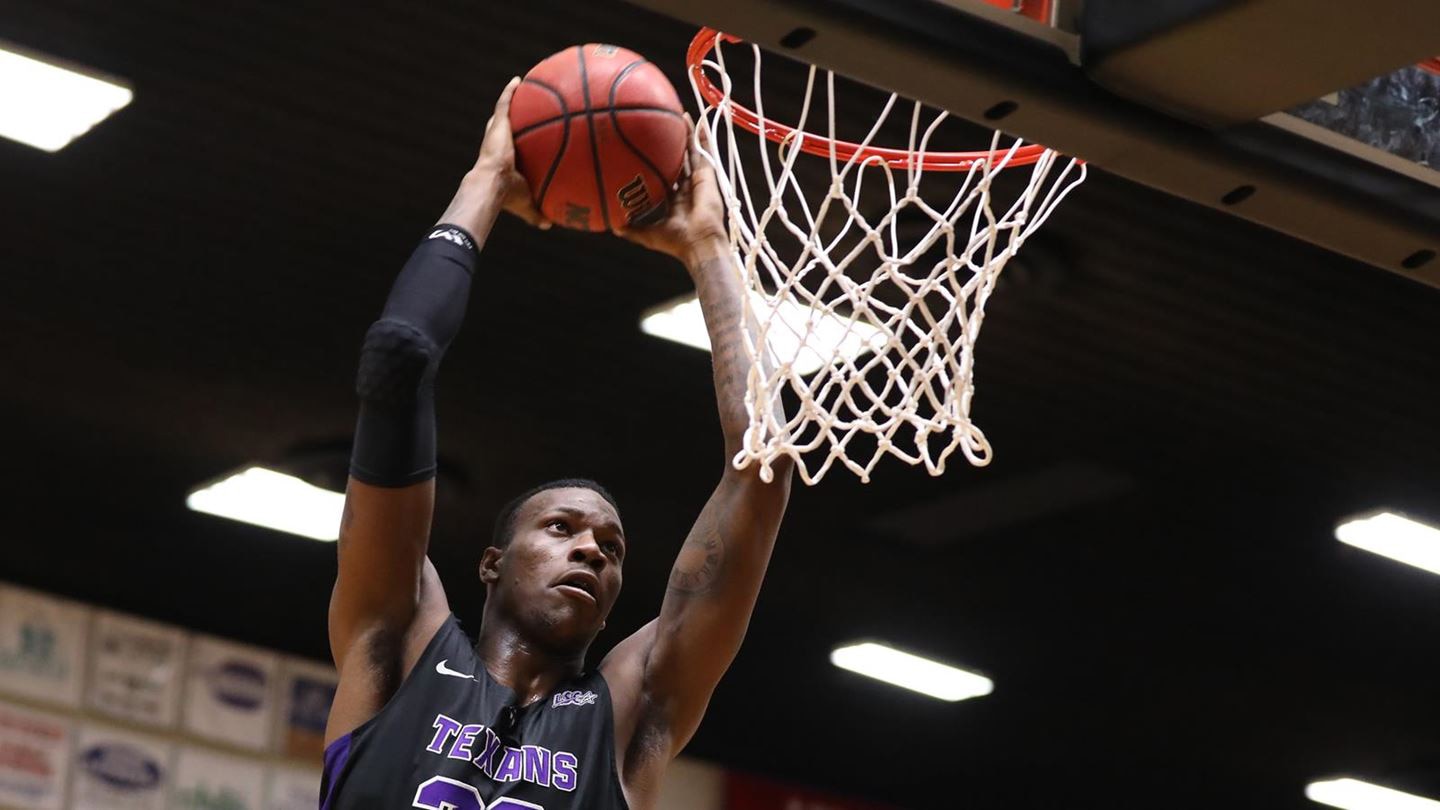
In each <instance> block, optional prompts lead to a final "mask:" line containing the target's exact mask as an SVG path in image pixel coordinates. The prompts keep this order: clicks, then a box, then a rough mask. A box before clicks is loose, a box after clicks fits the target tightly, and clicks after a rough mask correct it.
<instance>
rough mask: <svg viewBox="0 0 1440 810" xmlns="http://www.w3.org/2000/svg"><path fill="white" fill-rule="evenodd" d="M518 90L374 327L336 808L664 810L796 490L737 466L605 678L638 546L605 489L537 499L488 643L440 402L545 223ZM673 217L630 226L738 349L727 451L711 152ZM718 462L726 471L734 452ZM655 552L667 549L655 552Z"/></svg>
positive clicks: (346, 535) (727, 279) (512, 537)
mask: <svg viewBox="0 0 1440 810" xmlns="http://www.w3.org/2000/svg"><path fill="white" fill-rule="evenodd" d="M518 83H519V80H518V79H516V80H514V81H512V82H511V83H510V85H509V86H508V87H506V89H505V92H504V93H503V94H502V95H501V97H500V100H499V103H498V104H497V105H496V108H495V114H494V117H492V118H491V119H490V123H489V125H488V126H487V129H486V134H485V138H484V141H483V144H482V145H481V149H480V156H479V159H478V160H477V161H476V163H475V166H474V168H472V169H471V170H470V172H469V173H468V174H467V175H466V176H465V179H464V181H463V182H462V184H461V186H460V190H459V192H458V193H457V194H456V195H455V198H454V200H453V201H452V202H451V204H450V207H449V209H448V210H446V211H445V213H444V215H443V216H441V218H440V221H439V222H438V223H437V224H436V225H435V227H434V228H432V229H431V231H430V232H429V234H428V235H427V236H426V238H425V239H424V240H423V241H422V242H421V243H420V246H419V247H418V248H416V250H415V253H414V255H413V256H412V257H411V258H410V260H409V262H408V263H407V264H406V265H405V268H404V269H403V270H402V271H401V272H400V276H399V278H398V279H397V280H396V281H395V284H394V287H393V288H392V290H391V293H390V298H389V301H388V302H387V303H386V305H385V309H384V312H383V314H382V315H381V317H380V319H379V320H378V321H376V322H375V324H374V325H373V326H371V328H370V330H369V332H368V333H367V334H366V337H365V342H364V346H363V348H362V350H361V359H360V371H359V375H358V380H357V384H356V387H357V390H358V392H359V394H360V398H361V407H360V417H359V422H358V426H357V428H356V435H355V447H354V454H353V457H352V465H351V477H350V481H349V488H348V492H347V495H346V500H345V514H344V518H343V525H342V528H341V534H340V544H339V575H338V579H337V582H336V584H335V591H334V594H333V596H332V597H331V603H330V644H331V650H332V652H333V655H334V658H335V664H336V666H337V667H338V669H339V671H340V685H339V689H338V691H337V693H336V696H335V704H334V707H333V708H332V709H331V712H330V720H329V727H328V729H327V730H326V741H327V747H326V752H325V773H324V782H323V786H322V788H321V807H322V808H323V810H360V808H364V810H391V809H394V810H398V808H410V807H420V808H430V809H431V810H517V808H527V809H529V810H534V809H535V808H543V810H570V808H584V809H585V810H612V808H633V810H643V809H644V808H649V807H653V806H654V805H655V802H656V800H657V796H658V792H659V787H660V782H661V778H662V776H663V775H664V773H665V769H666V767H667V766H668V765H669V764H670V762H671V761H672V760H673V759H674V758H675V756H676V754H678V753H679V752H680V750H681V749H683V748H684V747H685V744H686V743H687V742H688V741H689V739H690V737H691V735H693V734H694V733H695V729H696V727H697V726H698V725H699V724H700V718H701V716H702V715H703V714H704V713H705V707H706V705H707V703H708V702H709V700H710V694H711V692H712V691H713V690H714V688H715V685H716V683H718V682H719V680H720V676H721V675H722V674H723V673H724V672H725V670H726V668H727V667H729V665H730V662H731V660H732V659H733V658H734V657H735V653H736V651H737V650H738V649H739V647H740V641H741V639H742V638H743V637H744V635H745V628H746V625H747V624H748V623H749V620H750V613H751V611H752V609H753V608H754V605H755V598H756V595H757V593H758V592H759V589H760V582H761V579H762V577H763V576H764V573H765V567H766V565H767V563H768V562H769V558H770V551H771V548H772V547H773V545H774V542H775V535H776V532H777V531H778V529H779V526H780V519H781V516H782V515H783V514H784V511H785V504H786V501H787V499H788V497H789V487H790V467H789V466H788V465H787V464H785V463H783V462H782V463H781V464H780V465H779V466H778V468H777V470H776V475H775V480H774V482H773V483H771V484H765V483H763V482H762V481H761V480H760V478H759V476H758V475H757V474H756V472H755V469H754V468H751V469H748V470H745V471H738V470H735V469H734V468H732V467H731V466H730V465H729V464H728V463H727V464H725V466H724V470H725V471H724V473H723V474H722V475H721V478H720V483H719V485H718V486H717V487H716V489H715V492H714V494H713V495H712V496H711V497H710V500H709V502H708V503H706V504H705V507H704V509H702V510H701V512H700V516H699V518H698V519H697V520H696V522H695V526H694V528H692V529H691V530H690V534H689V536H688V537H687V538H686V539H685V542H684V545H683V546H682V547H681V549H680V553H679V556H678V558H677V559H676V561H675V565H674V569H673V571H672V573H671V575H670V585H669V588H668V590H667V592H666V594H665V598H664V601H663V603H662V604H661V606H660V615H659V616H658V617H657V618H656V619H654V620H653V621H651V622H650V623H649V624H647V625H645V626H644V627H642V628H641V629H640V630H639V631H637V632H636V633H635V634H634V635H632V636H630V637H629V638H627V639H625V640H623V641H621V642H620V643H618V644H616V645H615V647H614V648H613V649H612V650H611V651H610V653H609V654H608V655H607V656H606V657H605V658H604V660H603V661H601V663H600V665H599V668H598V669H595V670H586V669H585V666H584V662H585V656H586V651H587V649H588V648H589V646H590V643H591V642H592V641H594V639H595V636H596V634H597V633H599V632H600V630H601V629H602V628H603V627H604V626H605V618H606V616H607V615H609V613H610V609H611V607H612V606H613V605H614V604H615V599H616V597H617V596H618V595H619V593H620V584H621V578H622V572H623V571H624V565H625V558H626V555H627V554H628V553H630V547H629V538H627V537H626V536H625V530H624V527H623V524H622V523H621V519H620V510H619V508H618V507H617V506H616V504H615V501H614V499H613V498H611V497H610V495H609V494H608V493H606V492H605V490H604V489H603V488H601V487H600V485H598V484H596V483H594V482H591V481H584V480H565V481H559V482H554V483H552V484H548V485H544V486H542V487H539V488H537V489H536V490H532V491H531V492H528V493H525V494H524V495H522V496H521V497H520V498H517V499H516V500H515V501H513V502H512V503H511V504H510V505H509V506H507V507H506V508H505V509H504V510H502V512H501V514H500V516H499V519H498V520H497V521H496V526H495V534H494V539H493V542H492V544H491V545H490V546H489V547H488V548H486V549H485V551H484V554H483V556H482V557H481V561H480V567H479V577H480V582H481V583H483V584H484V587H485V591H486V599H485V610H484V614H483V618H482V620H481V624H480V629H479V638H478V641H477V642H476V643H475V644H474V645H473V646H472V644H471V642H470V640H469V639H468V638H467V637H466V636H465V634H464V633H463V632H462V630H461V628H460V626H459V625H458V624H457V622H456V619H455V617H454V616H453V615H451V613H450V607H449V605H448V603H447V602H446V598H445V593H444V591H443V590H442V589H441V585H440V580H439V578H438V577H437V576H436V573H435V569H434V567H433V566H432V565H431V563H430V561H429V560H428V559H427V557H426V548H427V545H428V542H429V531H430V519H431V510H432V507H433V505H434V495H435V482H434V475H435V422H434V420H435V415H434V402H433V386H434V381H435V374H436V368H437V366H438V364H439V361H440V358H441V356H442V355H443V354H444V352H445V348H446V347H447V346H448V345H449V344H450V341H451V339H452V338H453V337H454V336H455V334H456V332H457V330H458V329H459V327H460V321H461V319H462V317H463V315H464V310H465V302H466V299H467V297H468V293H469V288H470V280H471V276H472V275H473V274H475V273H484V272H485V269H484V267H483V263H482V262H481V260H480V249H481V247H483V245H484V243H485V240H486V238H487V236H488V235H489V233H490V229H491V226H492V225H493V224H494V222H495V219H496V217H497V215H498V214H499V212H500V210H501V209H502V208H503V209H505V210H508V211H511V212H512V213H515V214H517V215H519V216H521V217H523V218H524V219H526V220H527V221H529V222H531V223H533V224H538V225H541V226H542V227H543V226H544V225H545V223H544V222H543V220H542V219H541V216H540V214H539V213H538V212H537V211H536V210H535V209H534V207H533V204H532V203H531V201H530V197H529V193H528V191H527V186H526V184H525V182H524V180H523V179H522V178H521V177H520V176H519V174H518V173H517V172H516V170H515V168H514V146H513V143H512V141H511V134H510V126H509V103H510V97H511V95H512V94H513V93H514V91H515V87H516V86H517V84H518ZM691 166H692V173H691V174H690V175H689V176H688V179H686V180H684V181H682V184H681V188H680V189H679V190H678V192H677V193H676V196H675V198H674V199H673V200H672V203H671V207H670V212H669V215H668V218H666V219H665V220H664V221H662V222H660V223H658V224H656V225H654V226H651V227H648V228H646V229H644V230H635V231H633V232H630V233H627V234H624V235H625V236H627V237H628V238H630V239H632V240H633V241H635V242H638V243H640V244H642V245H645V246H647V247H649V248H652V249H654V250H658V251H661V252H664V253H667V254H669V255H671V256H674V257H675V258H677V259H679V260H681V261H682V262H683V263H684V264H685V267H686V269H687V270H688V271H689V272H690V275H691V277H692V278H693V280H694V282H695V285H696V288H697V290H698V292H699V298H700V304H701V308H702V310H703V312H704V316H705V323H706V327H707V328H708V330H709V333H710V341H711V345H712V346H713V352H714V361H713V362H714V375H715V393H716V399H717V401H718V404H719V409H720V424H721V428H722V429H723V432H724V435H725V459H727V460H728V459H729V458H731V457H733V455H734V454H735V452H736V451H737V450H738V449H739V445H740V441H741V435H742V433H743V431H744V430H745V427H746V424H747V422H748V419H747V416H746V412H745V406H744V395H745V378H746V374H747V373H748V361H747V360H746V359H745V352H744V347H743V345H742V343H741V340H742V333H741V331H740V327H739V322H740V306H741V295H742V292H741V288H740V284H739V281H738V279H737V277H736V273H735V272H734V268H733V266H731V267H727V265H726V263H727V262H728V261H729V243H728V241H727V239H726V238H725V229H724V221H723V220H724V209H723V207H722V205H721V202H720V198H719V194H718V192H717V190H716V181H715V178H714V176H713V174H712V171H711V169H710V167H709V164H708V163H707V162H706V161H705V160H703V159H701V158H699V156H698V154H697V155H692V156H691ZM717 461H718V459H717ZM639 545H640V548H639V549H637V551H638V552H639V553H653V551H654V545H655V544H654V541H651V540H649V539H648V538H647V540H646V541H645V542H644V543H643V544H639Z"/></svg>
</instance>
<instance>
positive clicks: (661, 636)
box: [606, 129, 793, 769]
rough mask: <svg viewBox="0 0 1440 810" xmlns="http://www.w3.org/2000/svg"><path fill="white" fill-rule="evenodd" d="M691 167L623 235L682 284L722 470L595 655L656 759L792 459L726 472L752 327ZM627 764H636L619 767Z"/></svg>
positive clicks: (721, 655) (741, 416) (687, 729)
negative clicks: (716, 423) (669, 194)
mask: <svg viewBox="0 0 1440 810" xmlns="http://www.w3.org/2000/svg"><path fill="white" fill-rule="evenodd" d="M701 134H702V137H703V134H704V131H703V129H702V130H701ZM691 167H692V173H691V175H690V176H689V178H688V179H687V180H686V181H685V182H684V183H683V184H682V188H681V190H680V192H679V193H678V194H677V196H676V199H675V200H674V201H673V203H672V210H671V212H670V215H669V218H668V219H667V220H666V221H665V222H663V223H661V224H659V225H656V226H653V227H650V228H646V229H643V230H642V229H635V230H633V231H629V232H626V233H624V234H623V235H624V236H626V237H627V238H630V239H631V240H633V241H635V242H639V243H640V244H643V245H645V246H647V247H650V248H652V249H655V250H659V251H662V252H665V253H669V254H670V255H672V256H675V257H676V258H678V259H680V260H681V261H682V262H684V264H685V267H686V269H687V270H688V271H689V273H690V276H691V278H692V279H693V280H694V282H695V288H696V291H697V293H698V295H699V299H700V308H701V311H702V312H703V313H704V316H705V326H706V329H707V331H708V332H709V335H710V345H711V352H712V358H713V364H714V377H715V398H716V403H717V405H718V406H719V411H720V427H721V429H722V430H723V432H724V436H725V459H724V463H725V467H724V473H723V474H722V475H721V479H720V483H719V485H718V486H717V487H716V488H715V492H714V493H713V494H712V495H711V496H710V500H709V501H708V502H707V503H706V504H705V507H704V509H703V510H702V511H701V512H700V516H699V518H698V519H697V520H696V521H695V525H694V527H693V528H692V529H691V530H690V534H689V536H688V537H687V538H686V539H685V543H684V545H683V546H682V547H681V550H680V554H679V556H678V558H677V559H676V561H675V565H674V568H673V569H672V571H671V574H670V583H669V587H668V589H667V591H666V595H665V600H664V602H663V604H662V606H661V609H660V616H659V618H658V619H656V620H655V621H654V622H652V623H650V624H649V625H647V626H646V627H644V628H643V629H641V630H640V631H639V632H637V633H636V634H635V636H633V637H632V638H630V639H628V640H626V641H625V642H622V643H621V644H620V645H619V646H617V648H616V650H615V651H614V652H613V653H612V656H611V658H612V659H613V661H612V660H607V662H606V665H607V666H613V667H614V671H615V672H616V673H617V676H619V677H621V678H623V677H624V675H629V676H630V677H631V678H634V679H638V683H639V686H638V704H637V711H636V718H637V720H636V723H635V726H634V728H633V729H631V738H632V739H631V740H629V741H627V743H633V740H635V739H643V740H645V741H646V746H645V747H646V748H657V747H658V748H660V749H661V751H662V752H663V753H664V754H665V755H666V758H667V759H668V758H669V757H673V756H674V755H675V754H678V753H679V751H680V750H681V749H682V748H683V747H684V746H685V744H686V743H687V742H688V741H689V739H690V737H691V735H692V734H694V732H695V729H696V727H697V726H698V725H699V723H700V719H701V716H702V715H703V714H704V711H705V707H706V705H707V704H708V703H709V700H710V694H711V692H712V691H713V690H714V688H715V685H716V684H717V683H718V682H719V681H720V677H721V676H722V675H723V674H724V673H725V670H726V669H727V668H728V667H729V666H730V663H731V661H732V660H733V659H734V657H735V654H736V652H738V651H739V649H740V642H741V640H742V639H744V637H745V630H746V628H747V627H748V625H749V622H750V614H751V612H752V611H753V610H754V607H755V599H756V597H757V595H758V594H759V591H760V583H761V581H762V580H763V578H764V576H765V568H766V566H767V565H768V564H769V561H770V552H771V549H772V548H773V547H774V544H775V536H776V533H777V532H778V530H779V528H780V519H781V517H782V516H783V515H784V513H785V505H786V503H787V501H788V499H789V494H790V478H791V470H792V466H793V465H792V463H791V461H790V459H788V458H782V459H781V460H779V461H777V462H776V463H775V464H774V465H773V469H774V472H775V476H774V480H773V481H772V482H771V483H768V484H767V483H765V482H763V481H761V480H760V476H759V471H758V465H755V466H751V467H749V468H747V469H745V470H736V469H735V468H734V467H733V466H732V465H731V464H730V459H732V458H734V456H735V454H736V453H737V452H738V451H739V450H740V447H741V442H742V440H743V436H744V433H745V429H746V426H747V425H748V423H749V417H748V415H747V414H746V410H745V388H746V377H747V375H748V374H749V371H750V361H749V359H748V356H747V354H746V351H745V345H744V343H743V341H744V339H745V335H744V332H743V331H742V330H743V329H753V328H754V325H753V324H746V325H743V326H742V324H741V303H742V296H743V295H744V294H745V293H744V290H743V288H742V285H741V280H740V277H739V273H738V272H737V270H736V268H735V265H734V261H733V259H732V257H731V251H730V243H729V240H728V239H727V238H726V236H725V226H724V208H723V206H722V202H721V199H720V195H719V191H718V189H717V185H716V179H715V176H714V172H713V170H712V169H711V168H710V164H709V163H708V162H707V161H706V160H705V159H704V157H703V156H701V155H700V154H699V153H698V152H696V153H694V154H692V156H691ZM780 421H781V423H782V424H783V422H784V420H783V419H782V420H780ZM619 722H622V721H621V720H619V719H617V723H619ZM617 728H618V727H617ZM620 730H621V733H622V734H623V733H624V732H625V729H620ZM629 747H631V748H634V747H635V746H634V745H633V744H631V745H629ZM634 765H640V763H633V762H632V763H627V765H626V767H627V769H629V768H631V767H632V766H634ZM641 767H643V765H641Z"/></svg>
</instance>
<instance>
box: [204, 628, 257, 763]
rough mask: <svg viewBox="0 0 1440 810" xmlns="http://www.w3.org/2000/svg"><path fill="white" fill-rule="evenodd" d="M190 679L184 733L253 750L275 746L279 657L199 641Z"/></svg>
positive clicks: (205, 640) (208, 639)
mask: <svg viewBox="0 0 1440 810" xmlns="http://www.w3.org/2000/svg"><path fill="white" fill-rule="evenodd" d="M189 659H190V663H189V667H188V668H187V672H186V675H185V711H184V725H185V729H186V730H187V731H189V732H190V733H192V734H194V735H195V736H197V737H203V738H205V739H209V740H215V741H218V742H223V743H229V744H230V745H235V746H239V747H241V748H250V749H254V750H263V749H265V748H266V747H267V746H268V744H269V742H270V723H271V719H272V717H273V715H274V711H275V691H276V690H275V684H276V680H277V678H276V675H277V674H278V673H277V671H278V669H279V657H278V656H276V655H275V654H274V653H269V652H266V651H264V650H260V649H256V648H254V647H247V646H244V645H241V644H234V643H231V642H228V641H221V640H219V639H214V638H208V637H204V636H196V637H194V638H192V639H191V641H190V656H189Z"/></svg>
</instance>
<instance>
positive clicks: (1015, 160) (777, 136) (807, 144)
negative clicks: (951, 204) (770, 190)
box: [685, 28, 1048, 172]
mask: <svg viewBox="0 0 1440 810" xmlns="http://www.w3.org/2000/svg"><path fill="white" fill-rule="evenodd" d="M719 40H724V41H725V42H727V43H737V42H740V41H741V40H740V38H739V37H736V36H732V35H730V34H723V33H721V32H719V31H716V30H715V29H713V28H701V29H700V32H699V33H697V34H696V35H695V39H693V40H691V42H690V50H689V51H688V52H687V53H686V54H685V62H686V64H688V65H689V66H690V76H691V78H692V79H694V81H695V86H696V87H698V88H699V89H700V95H701V96H702V97H704V99H705V101H706V102H707V103H708V104H710V106H712V107H718V106H719V105H720V104H721V102H723V101H724V100H725V94H724V93H723V92H721V90H720V88H718V87H716V86H715V83H714V82H712V81H710V77H709V76H706V75H705V69H704V66H703V65H702V62H704V60H705V56H706V55H707V54H709V53H710V51H711V50H713V49H714V48H715V45H716V42H717V41H719ZM729 105H730V117H731V118H732V119H733V120H734V122H735V124H736V125H738V126H739V127H740V128H741V129H744V130H746V131H749V132H753V133H755V134H757V135H761V134H763V135H764V136H765V137H766V138H767V139H768V140H771V141H774V142H775V143H779V144H784V143H787V142H789V141H791V140H794V139H797V138H798V139H799V144H800V151H802V152H805V153H807V154H811V155H818V156H820V157H830V155H831V154H832V151H831V149H832V148H831V144H832V143H833V144H834V151H833V154H834V155H835V157H836V159H838V160H843V161H847V162H848V161H849V160H850V159H851V158H854V157H855V156H856V155H859V159H858V160H857V161H856V162H857V163H867V162H868V163H873V162H875V161H877V160H878V161H881V162H884V163H885V164H887V165H888V166H890V167H891V168H894V169H909V168H912V167H916V168H922V169H924V170H925V171H932V172H965V171H969V170H970V169H971V168H972V167H974V166H975V165H976V164H977V163H988V162H991V161H996V160H1000V159H1003V158H1004V157H1005V155H1007V154H1010V160H1009V161H1008V162H1007V163H1006V164H1005V167H1004V168H1010V167H1012V166H1028V165H1030V164H1033V163H1035V162H1036V161H1038V160H1040V156H1041V155H1043V154H1045V152H1046V151H1048V150H1047V149H1046V148H1045V147H1044V146H1041V145H1039V144H1030V145H1029V146H1022V147H1020V148H1019V149H1016V150H1015V151H1014V153H1013V154H1012V153H1011V152H1010V150H1008V149H997V150H989V149H986V150H981V151H977V152H927V153H925V154H924V155H923V156H922V157H921V159H920V160H919V162H918V163H917V162H916V160H915V153H913V152H910V151H909V150H906V149H887V148H885V147H882V146H861V145H860V144H858V143H851V142H850V141H842V140H838V139H835V140H833V141H832V140H831V139H830V138H827V137H825V136H824V135H816V134H815V133H813V132H803V131H801V130H797V129H795V128H794V127H788V126H785V125H784V124H781V123H777V122H775V121H770V120H768V119H767V120H766V121H765V122H764V131H763V132H761V121H760V116H759V115H756V114H755V112H754V111H753V110H750V109H747V108H745V107H742V106H741V105H739V104H736V103H735V102H734V101H733V100H731V101H730V102H729Z"/></svg>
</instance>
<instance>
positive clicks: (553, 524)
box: [545, 519, 570, 534]
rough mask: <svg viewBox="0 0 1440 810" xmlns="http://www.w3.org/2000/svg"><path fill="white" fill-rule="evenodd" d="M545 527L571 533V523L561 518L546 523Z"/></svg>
mask: <svg viewBox="0 0 1440 810" xmlns="http://www.w3.org/2000/svg"><path fill="white" fill-rule="evenodd" d="M545 527H546V528H549V529H555V530H556V531H559V532H563V533H565V534H569V533H570V524H568V523H566V522H565V521H563V520H559V519H556V520H552V521H550V522H549V523H547V524H545Z"/></svg>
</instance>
